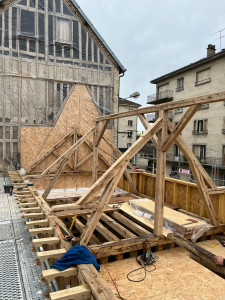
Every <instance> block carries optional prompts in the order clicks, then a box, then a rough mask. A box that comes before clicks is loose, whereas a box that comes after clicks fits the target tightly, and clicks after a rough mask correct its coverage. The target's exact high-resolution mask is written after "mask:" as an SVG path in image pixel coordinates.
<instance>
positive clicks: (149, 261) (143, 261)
mask: <svg viewBox="0 0 225 300" xmlns="http://www.w3.org/2000/svg"><path fill="white" fill-rule="evenodd" d="M146 241H147V243H148V244H149V247H150V248H151V245H150V243H149V241H148V240H147V239H146ZM156 259H158V256H154V255H153V253H152V252H151V251H145V252H144V253H143V254H142V255H140V256H138V255H137V257H136V261H137V263H138V264H139V265H140V266H141V267H140V268H137V269H135V270H132V271H131V272H129V273H128V274H127V279H128V280H129V281H132V282H141V281H143V280H145V278H146V276H147V272H148V273H150V272H153V271H155V270H156V265H154V264H153V263H154V262H155V261H156ZM149 265H151V266H153V267H154V268H153V269H152V270H148V269H147V268H146V266H149ZM142 269H143V270H144V272H145V273H144V277H143V278H141V279H138V280H135V279H131V278H130V274H132V273H134V272H137V271H139V270H142Z"/></svg>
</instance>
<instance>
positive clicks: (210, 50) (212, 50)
mask: <svg viewBox="0 0 225 300" xmlns="http://www.w3.org/2000/svg"><path fill="white" fill-rule="evenodd" d="M215 53H216V46H215V45H212V44H209V45H208V48H207V57H209V56H211V55H214V54H215Z"/></svg>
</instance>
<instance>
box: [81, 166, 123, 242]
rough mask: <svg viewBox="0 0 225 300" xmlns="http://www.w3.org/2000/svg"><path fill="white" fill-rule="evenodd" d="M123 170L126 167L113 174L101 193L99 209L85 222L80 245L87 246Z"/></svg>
mask: <svg viewBox="0 0 225 300" xmlns="http://www.w3.org/2000/svg"><path fill="white" fill-rule="evenodd" d="M125 169H126V166H123V167H122V168H121V170H119V171H118V172H117V173H116V174H115V177H114V178H113V179H111V180H110V181H109V182H108V183H107V185H106V187H105V189H104V191H103V193H102V196H101V198H100V204H99V208H98V209H97V210H96V212H95V213H93V214H92V215H91V217H90V219H89V221H88V222H87V225H86V230H85V231H84V232H83V233H82V235H81V240H80V244H81V245H85V246H86V245H87V244H88V242H89V240H90V238H91V235H92V234H93V232H94V230H95V228H96V225H97V223H98V222H99V220H100V218H101V216H102V214H103V211H104V209H105V207H106V206H107V204H108V202H109V200H110V198H111V196H112V194H113V191H114V189H115V188H116V186H117V184H118V182H119V180H120V177H121V176H122V174H123V172H124V170H125Z"/></svg>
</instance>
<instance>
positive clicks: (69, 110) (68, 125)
mask: <svg viewBox="0 0 225 300" xmlns="http://www.w3.org/2000/svg"><path fill="white" fill-rule="evenodd" d="M99 116H100V115H99V111H98V109H97V107H96V105H95V103H94V102H93V99H92V98H91V95H90V93H89V91H88V90H87V88H86V87H85V85H81V84H79V85H76V86H75V87H74V88H73V90H72V92H71V94H70V96H69V98H68V99H67V100H66V103H65V105H64V108H63V109H62V111H61V113H60V115H59V117H58V119H57V122H56V124H55V125H54V126H53V127H38V126H37V127H36V126H32V127H29V126H24V127H22V129H21V149H20V152H21V166H22V167H23V168H25V169H26V167H28V166H30V165H31V164H32V162H34V161H35V160H36V159H37V158H38V157H40V156H41V155H43V154H44V153H45V152H46V151H48V150H49V149H51V148H52V147H53V146H54V145H55V144H56V143H57V142H58V141H60V140H61V139H62V138H63V137H64V136H65V135H66V134H68V133H69V132H70V131H72V130H73V129H77V132H78V133H80V134H81V135H84V134H85V133H86V132H87V131H88V130H89V129H90V128H92V127H94V124H95V119H96V118H98V117H99ZM105 137H106V138H107V139H108V140H110V141H112V130H111V129H107V130H106V132H105ZM89 141H90V142H91V143H92V137H90V139H89ZM73 142H74V141H73V136H72V137H70V138H68V139H66V141H65V143H63V144H62V145H61V146H60V147H59V148H57V153H58V154H59V155H61V154H62V153H64V152H65V151H66V149H68V148H69V147H70V146H71V145H72V143H73ZM99 148H100V150H99V152H100V154H102V155H103V156H104V157H105V158H106V160H107V161H108V162H109V163H111V162H112V159H111V157H110V155H107V154H106V153H105V151H106V152H107V153H109V154H112V150H111V149H110V147H109V145H107V143H106V142H105V141H103V140H102V141H101V143H100V146H99ZM101 148H102V149H103V150H104V153H103V152H102V151H101ZM89 153H91V149H90V148H89V147H88V146H87V145H85V144H84V145H82V146H81V147H80V149H78V161H80V160H81V159H82V158H84V157H86V156H87V155H88V154H89ZM56 158H57V157H56V156H55V155H54V154H51V155H49V156H47V157H46V158H45V159H44V160H43V162H41V163H40V164H39V165H38V166H37V167H36V168H34V170H33V172H42V171H44V170H45V169H46V167H47V166H49V165H50V164H51V163H53V162H54V161H55V160H56ZM72 160H73V157H72V158H71V159H70V160H69V163H71V164H72ZM80 168H81V169H82V170H84V171H91V170H92V159H91V158H90V159H89V160H88V161H87V162H85V163H84V164H83V165H82V166H81V167H80ZM106 169H107V166H106V164H105V163H104V162H103V161H101V160H99V170H106ZM65 170H67V171H71V169H70V168H69V166H66V167H65ZM72 177H74V178H71V180H70V179H69V177H67V176H66V177H64V179H63V177H62V176H61V178H60V179H59V180H58V181H57V182H56V184H55V186H54V187H55V188H62V187H64V188H65V187H75V186H74V182H75V181H76V182H77V184H76V186H77V187H82V186H86V187H87V186H90V185H91V180H90V179H89V177H91V175H88V176H87V174H86V175H85V176H83V178H82V179H78V177H80V175H79V176H77V175H74V176H72ZM74 179H75V181H74ZM65 182H66V186H65V185H64V183H65ZM80 182H82V185H80ZM36 183H37V188H44V187H45V186H46V184H45V186H43V185H42V184H43V182H42V181H36ZM70 183H71V184H70Z"/></svg>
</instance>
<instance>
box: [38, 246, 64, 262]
mask: <svg viewBox="0 0 225 300" xmlns="http://www.w3.org/2000/svg"><path fill="white" fill-rule="evenodd" d="M65 253H66V249H64V248H63V249H57V250H48V251H41V252H37V258H38V259H40V261H45V260H47V259H49V258H55V259H60V258H62V257H63V255H64V254H65Z"/></svg>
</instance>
